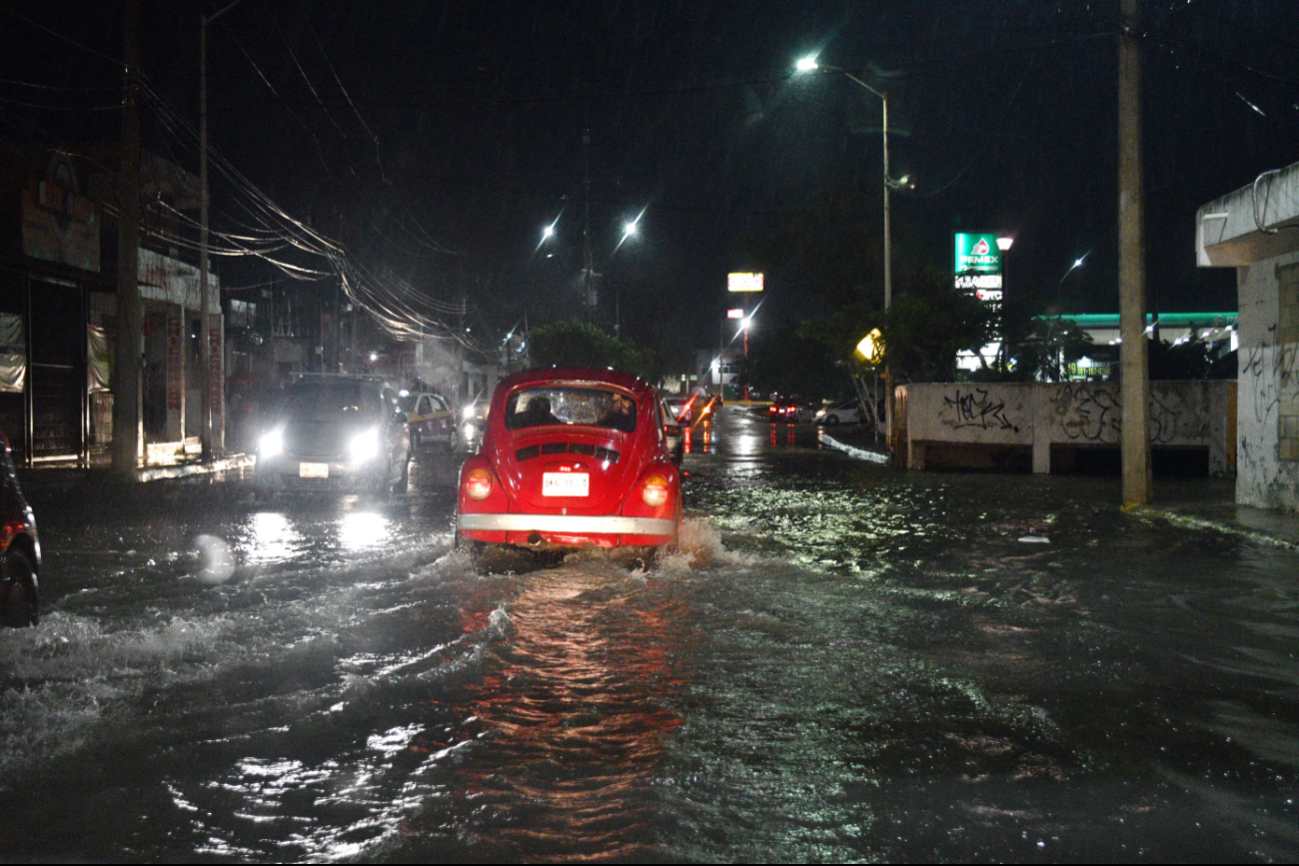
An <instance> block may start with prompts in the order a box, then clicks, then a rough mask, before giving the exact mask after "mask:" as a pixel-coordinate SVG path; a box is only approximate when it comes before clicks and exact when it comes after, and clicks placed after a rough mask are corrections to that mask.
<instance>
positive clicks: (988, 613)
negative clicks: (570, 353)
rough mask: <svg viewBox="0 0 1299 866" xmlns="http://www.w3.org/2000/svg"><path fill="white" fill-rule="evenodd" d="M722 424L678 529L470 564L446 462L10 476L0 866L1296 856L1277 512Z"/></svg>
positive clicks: (1227, 493)
mask: <svg viewBox="0 0 1299 866" xmlns="http://www.w3.org/2000/svg"><path fill="white" fill-rule="evenodd" d="M831 436H832V437H833V438H834V439H835V442H836V443H837V445H838V446H847V447H848V448H855V449H857V450H856V451H849V450H844V448H843V447H835V446H833V445H831V444H829V443H826V442H825V441H824V438H823V435H822V434H821V433H819V432H818V431H817V430H816V428H812V427H800V428H797V429H795V430H789V429H786V428H776V429H773V428H771V427H770V425H768V424H766V423H765V421H763V420H761V419H757V418H753V417H751V416H748V415H745V414H743V413H741V412H739V411H735V410H728V411H727V412H725V413H724V414H723V416H722V419H721V420H720V422H719V424H718V426H717V428H716V429H715V430H713V431H711V432H710V434H709V438H708V441H707V442H706V443H705V442H704V441H703V437H702V435H697V436H696V437H694V438H693V439H692V453H691V454H690V455H689V456H688V457H687V458H686V462H685V469H686V470H687V472H688V473H689V477H688V478H687V480H686V488H685V496H686V511H687V516H688V519H687V523H686V526H685V528H684V532H683V541H682V549H681V551H680V552H678V553H676V554H674V555H670V556H668V557H666V558H665V559H664V560H663V561H662V562H661V563H660V564H659V565H658V566H657V567H656V568H655V569H653V570H651V571H648V572H646V571H636V570H628V569H627V568H626V567H625V566H622V565H618V564H617V563H614V562H612V561H610V560H608V559H607V558H604V557H601V556H599V555H595V554H584V555H579V556H575V557H572V558H570V560H569V561H566V562H564V563H563V564H561V565H559V566H557V567H554V568H546V569H539V570H532V571H523V572H520V573H506V574H485V575H484V574H478V573H477V571H476V570H475V569H474V568H473V567H472V564H471V563H469V562H467V561H466V560H465V559H463V558H462V557H461V556H460V555H459V554H457V553H455V552H453V551H452V550H451V536H452V533H451V526H452V519H453V513H454V495H453V491H452V490H451V489H450V488H449V487H447V486H446V482H447V481H448V480H449V479H450V478H451V477H452V476H453V475H454V468H455V467H454V461H453V460H446V459H437V458H436V457H435V455H432V454H428V455H421V461H420V465H419V466H418V467H417V471H416V472H415V473H414V474H413V476H412V480H413V485H414V487H413V490H412V492H411V494H410V495H408V496H406V497H404V498H400V499H398V500H394V501H393V502H391V503H387V504H382V505H380V504H375V503H369V502H366V501H364V500H359V499H353V498H342V499H333V500H327V501H304V500H293V501H284V502H280V501H277V502H276V503H273V504H272V505H271V506H269V507H262V506H256V505H254V504H253V503H252V501H251V495H250V491H249V490H248V489H247V488H246V486H245V485H244V484H243V483H242V482H240V480H239V479H238V477H237V474H235V475H231V476H227V477H225V478H217V477H213V478H191V479H182V480H168V481H158V482H154V483H151V484H145V485H135V486H131V487H123V486H117V485H113V484H111V483H109V482H106V481H104V480H103V479H102V477H101V478H98V479H97V480H96V482H95V483H94V484H93V485H87V484H86V483H85V482H86V477H85V476H84V475H78V474H76V473H65V474H62V475H59V474H56V473H50V474H45V475H41V474H40V473H31V474H28V475H27V476H25V477H24V482H25V484H26V485H27V489H28V492H29V496H30V498H31V499H32V500H33V505H34V507H35V508H36V510H37V514H38V518H39V520H40V526H41V533H42V541H43V543H44V545H45V549H46V565H47V576H46V580H45V584H44V587H43V589H44V591H45V594H46V605H45V610H44V616H43V620H42V623H41V625H40V626H38V627H37V628H35V629H30V630H25V631H21V632H4V633H0V746H2V747H3V748H2V749H0V807H2V808H0V859H4V860H44V859H76V860H81V859H102V860H124V859H130V860H141V861H164V860H165V861H173V860H186V861H192V860H203V861H226V860H239V861H249V860H251V861H283V860H294V861H320V860H349V861H350V860H367V861H395V862H427V861H435V862H441V861H466V860H468V861H499V860H572V859H592V858H593V859H612V860H631V861H644V860H653V861H663V860H669V861H682V862H685V861H717V860H724V861H734V860H746V861H762V862H777V861H810V862H820V861H834V862H849V861H860V860H872V861H877V860H904V859H905V860H923V861H951V860H959V861H969V860H1000V861H1007V860H1010V861H1028V860H1045V861H1099V860H1110V861H1113V860H1123V861H1135V860H1154V861H1167V860H1186V861H1216V860H1231V861H1233V862H1237V861H1264V862H1266V861H1271V860H1283V861H1293V860H1295V859H1296V858H1297V857H1299V821H1297V820H1296V817H1297V812H1296V805H1295V800H1296V797H1297V796H1299V725H1297V723H1299V647H1297V646H1296V638H1299V587H1297V586H1296V577H1295V575H1297V574H1299V545H1297V544H1296V541H1297V540H1299V532H1296V531H1295V530H1296V526H1297V525H1299V521H1297V520H1296V518H1295V517H1294V516H1285V515H1278V514H1272V513H1262V512H1255V511H1254V510H1252V509H1241V508H1237V507H1235V506H1234V505H1232V504H1231V485H1230V482H1220V481H1178V482H1160V483H1158V484H1157V486H1156V491H1157V503H1156V506H1155V507H1154V508H1152V509H1148V510H1145V511H1142V512H1139V513H1124V512H1123V511H1122V510H1121V509H1120V508H1119V507H1118V502H1119V498H1120V497H1119V482H1118V479H1095V478H1075V477H1030V476H999V475H955V474H953V475H938V474H913V473H905V472H899V471H896V470H894V469H891V468H888V467H886V466H882V465H880V464H878V463H876V462H874V461H873V460H872V459H870V456H869V443H867V442H862V441H854V437H853V436H852V435H850V434H845V433H844V432H843V431H839V430H836V431H831Z"/></svg>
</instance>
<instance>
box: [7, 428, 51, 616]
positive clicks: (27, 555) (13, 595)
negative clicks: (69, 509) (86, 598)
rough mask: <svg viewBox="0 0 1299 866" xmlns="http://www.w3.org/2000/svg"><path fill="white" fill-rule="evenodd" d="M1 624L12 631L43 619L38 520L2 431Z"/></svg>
mask: <svg viewBox="0 0 1299 866" xmlns="http://www.w3.org/2000/svg"><path fill="white" fill-rule="evenodd" d="M0 518H3V520H4V527H3V529H0V549H2V550H3V551H4V553H3V557H2V558H0V624H3V625H6V626H10V627H13V628H23V627H25V626H30V625H36V623H37V622H38V621H39V619H40V573H41V543H40V540H39V539H38V538H37V536H36V517H35V515H33V514H32V509H31V506H30V505H28V504H27V499H26V498H25V497H24V496H23V491H22V488H21V487H19V485H18V473H17V470H16V468H15V467H14V458H13V450H12V449H11V448H10V446H9V439H8V437H6V436H5V435H4V432H3V431H0Z"/></svg>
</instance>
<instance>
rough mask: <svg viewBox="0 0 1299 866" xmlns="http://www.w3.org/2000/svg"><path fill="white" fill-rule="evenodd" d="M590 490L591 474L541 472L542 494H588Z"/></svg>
mask: <svg viewBox="0 0 1299 866" xmlns="http://www.w3.org/2000/svg"><path fill="white" fill-rule="evenodd" d="M590 491H591V476H590V475H588V474H587V473H585V472H545V473H542V476H541V495H542V496H588V495H590Z"/></svg>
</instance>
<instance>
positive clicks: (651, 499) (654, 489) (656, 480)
mask: <svg viewBox="0 0 1299 866" xmlns="http://www.w3.org/2000/svg"><path fill="white" fill-rule="evenodd" d="M668 492H669V488H668V480H667V479H666V478H664V477H663V476H662V475H651V476H650V477H649V478H646V479H645V487H644V488H643V489H642V490H641V494H640V498H641V499H642V500H644V502H645V504H646V505H648V506H650V507H651V508H658V507H659V506H660V505H663V504H664V503H666V502H667V501H668Z"/></svg>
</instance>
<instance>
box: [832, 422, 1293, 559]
mask: <svg viewBox="0 0 1299 866" xmlns="http://www.w3.org/2000/svg"><path fill="white" fill-rule="evenodd" d="M824 438H825V439H833V440H834V441H833V442H827V443H825V444H827V445H830V446H831V447H834V448H837V449H838V450H840V451H843V452H845V453H847V454H848V455H849V456H850V457H852V458H854V459H865V460H870V461H872V462H876V463H883V462H885V461H887V459H888V457H887V455H888V452H887V450H886V449H885V448H884V447H883V445H882V443H880V442H879V441H878V440H876V439H875V437H874V436H873V435H871V434H870V433H868V432H866V431H864V430H863V429H862V428H860V427H838V428H835V427H828V428H826V434H825V437H824ZM1235 497H1236V484H1235V480H1234V479H1231V478H1204V479H1186V478H1179V479H1165V478H1156V479H1155V482H1154V498H1155V501H1154V502H1153V503H1151V504H1150V505H1148V506H1146V507H1144V508H1141V509H1139V510H1138V512H1137V513H1139V514H1142V515H1146V516H1149V517H1157V518H1162V519H1165V520H1168V521H1170V522H1172V523H1176V524H1180V525H1182V526H1190V527H1195V528H1200V529H1216V530H1218V531H1220V532H1226V533H1229V534H1232V535H1240V536H1242V537H1245V538H1252V539H1255V540H1266V541H1267V542H1269V543H1272V544H1277V545H1281V546H1283V547H1290V548H1294V549H1299V513H1295V512H1286V511H1280V510H1274V509H1268V508H1255V507H1253V506H1250V505H1238V504H1237V503H1236V499H1235Z"/></svg>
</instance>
